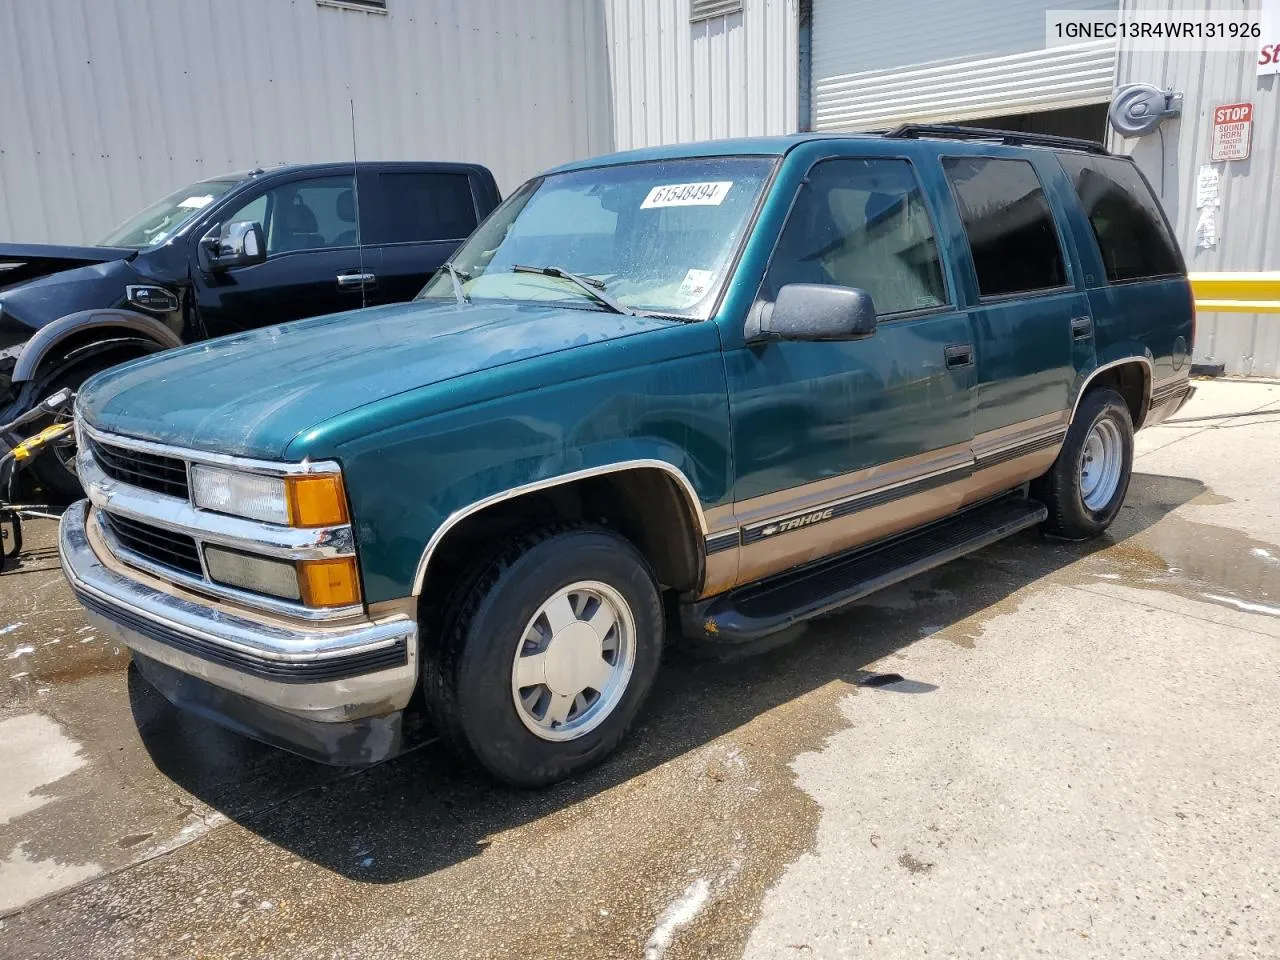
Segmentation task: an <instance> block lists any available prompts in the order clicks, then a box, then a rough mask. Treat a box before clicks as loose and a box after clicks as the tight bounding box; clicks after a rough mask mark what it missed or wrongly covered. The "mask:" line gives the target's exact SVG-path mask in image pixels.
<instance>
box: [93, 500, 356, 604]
mask: <svg viewBox="0 0 1280 960" xmlns="http://www.w3.org/2000/svg"><path fill="white" fill-rule="evenodd" d="M90 521H91V522H92V523H93V525H94V530H95V531H96V533H97V535H98V537H99V538H100V539H101V540H102V542H103V544H104V545H105V546H106V548H107V549H108V550H110V551H111V554H112V555H113V556H115V557H116V558H118V559H119V560H121V561H122V562H124V563H126V564H128V565H129V566H131V567H136V568H137V569H139V570H141V571H142V572H143V573H149V574H151V575H152V576H153V577H157V578H159V579H161V580H166V581H168V582H170V583H173V584H175V585H176V586H180V587H185V588H186V589H188V590H190V591H192V592H193V593H204V594H208V595H210V596H213V597H218V598H220V599H223V600H230V601H232V602H233V603H237V604H242V605H244V606H246V607H251V608H252V607H256V608H257V609H259V610H266V611H269V612H271V613H278V614H281V615H282V616H286V617H293V618H295V619H298V620H305V621H308V622H320V621H325V620H349V619H350V618H352V617H355V616H359V615H360V614H362V613H364V608H363V607H362V606H360V605H359V604H354V605H352V606H348V607H307V606H303V605H302V604H301V603H298V602H296V601H293V600H281V599H280V598H278V597H273V596H271V595H270V594H266V593H254V592H253V591H252V590H241V589H240V588H238V587H230V586H227V585H226V584H223V583H218V582H217V581H215V580H212V579H206V578H207V577H208V571H207V567H206V565H205V559H204V545H203V544H201V543H200V541H199V540H197V541H196V552H197V553H198V554H199V555H200V567H201V569H204V570H205V571H206V573H205V577H206V578H201V577H194V576H192V575H191V574H189V573H187V572H186V571H184V570H178V569H177V568H175V567H169V566H165V565H164V564H162V563H156V562H155V561H153V560H148V559H147V558H146V557H144V556H142V555H141V554H139V553H135V552H134V551H132V550H130V549H129V548H128V547H126V546H124V544H122V543H121V542H120V541H119V539H118V538H117V537H116V536H115V534H113V533H112V532H111V531H110V530H109V529H107V525H106V524H104V523H103V522H102V517H101V514H100V513H99V512H98V509H97V508H96V507H95V508H94V510H93V512H92V513H91V514H90Z"/></svg>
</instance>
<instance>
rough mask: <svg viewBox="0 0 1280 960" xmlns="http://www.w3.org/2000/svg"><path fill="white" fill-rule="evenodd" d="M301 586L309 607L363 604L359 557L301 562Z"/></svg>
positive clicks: (305, 601) (299, 584)
mask: <svg viewBox="0 0 1280 960" xmlns="http://www.w3.org/2000/svg"><path fill="white" fill-rule="evenodd" d="M298 586H299V587H301V588H302V602H303V603H305V604H306V605H307V606H308V607H348V606H351V605H353V604H356V603H359V602H360V578H359V575H358V574H357V573H356V558H355V557H337V558H335V559H333V560H299V561H298Z"/></svg>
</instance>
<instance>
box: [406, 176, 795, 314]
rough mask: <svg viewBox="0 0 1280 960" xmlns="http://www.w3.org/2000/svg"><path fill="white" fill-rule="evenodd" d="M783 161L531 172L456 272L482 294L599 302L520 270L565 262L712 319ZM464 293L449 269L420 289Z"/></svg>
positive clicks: (650, 308)
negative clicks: (542, 174) (545, 173)
mask: <svg viewBox="0 0 1280 960" xmlns="http://www.w3.org/2000/svg"><path fill="white" fill-rule="evenodd" d="M772 169H773V160H772V159H771V158H767V157H725V158H698V159H689V160H663V161H658V162H649V163H631V164H624V165H619V166H610V167H595V168H592V169H590V170H574V171H570V172H568V173H557V174H552V175H551V176H548V177H545V178H543V179H540V180H533V181H530V182H529V183H527V184H525V186H523V187H522V188H520V190H519V191H517V192H516V193H515V194H514V195H512V196H511V197H510V198H509V199H508V200H507V201H506V203H504V204H503V205H502V206H501V207H499V208H498V210H497V211H496V212H495V213H494V214H493V216H491V217H490V218H489V219H488V220H486V221H485V222H484V224H482V225H481V227H480V229H479V230H477V231H476V232H475V233H473V234H472V235H471V238H470V239H469V240H467V242H466V243H464V244H463V245H462V247H461V248H460V249H459V250H458V252H457V253H456V254H455V255H454V257H453V259H452V261H451V262H452V264H453V266H454V268H455V271H456V272H455V274H454V276H455V278H456V279H457V280H458V281H460V283H461V286H462V291H463V293H464V295H465V296H467V297H468V298H470V299H473V300H487V299H495V300H496V299H513V300H552V301H556V302H563V303H573V304H575V305H576V304H582V305H584V306H585V305H590V304H591V303H592V302H593V299H592V297H591V296H590V295H589V294H588V293H587V292H585V291H584V290H583V289H582V287H581V286H580V285H578V284H575V283H571V282H566V281H565V280H564V279H563V278H556V277H554V276H548V275H545V274H539V273H530V272H523V271H522V272H514V271H513V268H514V267H516V266H521V267H554V268H556V269H558V270H560V271H564V272H565V273H573V274H577V275H578V276H580V277H585V278H588V279H589V280H591V281H594V282H596V283H598V284H599V285H600V289H601V290H603V291H606V292H607V293H608V295H609V296H610V297H611V298H612V299H614V300H615V301H617V302H618V303H621V304H623V305H625V306H627V307H630V308H632V309H634V310H636V311H639V312H641V313H660V314H668V315H675V316H681V317H689V318H691V319H698V320H703V319H706V318H707V316H708V315H709V314H710V312H711V308H712V306H713V305H714V303H715V301H716V296H717V294H718V292H719V290H720V287H721V285H722V284H723V282H724V279H725V275H726V273H727V272H728V270H729V268H730V266H731V264H732V261H733V257H734V254H735V252H736V251H737V249H738V247H739V245H740V244H741V243H742V239H743V235H744V234H745V232H746V231H747V229H748V228H749V225H750V223H749V222H750V219H751V213H752V211H753V210H754V209H755V205H756V201H757V199H758V198H759V196H760V191H761V190H762V189H763V188H764V184H765V181H766V180H767V179H768V177H769V174H770V172H771V170H772ZM454 295H455V294H454V286H453V279H451V278H450V276H449V273H448V271H441V272H440V273H439V274H437V275H436V276H435V277H433V278H432V280H431V282H430V283H428V284H427V286H426V287H425V288H424V289H423V291H422V293H421V294H420V295H419V296H421V297H442V298H449V299H452V298H453V297H454ZM597 305H598V303H597Z"/></svg>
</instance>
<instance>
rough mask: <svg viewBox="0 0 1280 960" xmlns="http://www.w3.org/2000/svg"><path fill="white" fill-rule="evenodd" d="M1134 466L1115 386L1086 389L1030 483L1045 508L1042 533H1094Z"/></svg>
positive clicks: (1112, 510) (1128, 423) (1109, 516)
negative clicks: (1052, 455) (1049, 461)
mask: <svg viewBox="0 0 1280 960" xmlns="http://www.w3.org/2000/svg"><path fill="white" fill-rule="evenodd" d="M1132 471H1133V420H1132V419H1131V417H1130V415H1129V406H1128V404H1126V403H1125V401H1124V398H1123V397H1121V396H1120V394H1118V393H1116V392H1115V391H1114V390H1109V389H1097V390H1091V391H1089V392H1088V393H1087V394H1085V396H1084V398H1083V399H1082V400H1081V401H1080V406H1079V407H1078V408H1077V409H1076V415H1075V419H1073V420H1072V422H1071V426H1070V428H1069V429H1068V430H1067V438H1066V441H1065V442H1064V443H1063V445H1062V450H1061V451H1060V452H1059V453H1058V459H1057V460H1055V461H1054V464H1053V466H1052V467H1051V468H1050V469H1049V472H1048V473H1046V474H1045V475H1044V476H1043V477H1040V478H1039V479H1038V480H1036V481H1035V482H1034V483H1033V484H1032V488H1031V494H1032V496H1033V497H1035V498H1036V499H1037V500H1040V501H1041V502H1042V503H1043V504H1044V505H1045V506H1047V507H1048V508H1049V519H1048V520H1046V521H1045V523H1044V524H1043V529H1044V531H1045V532H1046V533H1049V534H1052V535H1054V536H1058V537H1063V538H1065V539H1068V540H1085V539H1088V538H1089V537H1096V536H1097V535H1098V534H1100V533H1102V532H1103V531H1104V530H1106V529H1107V527H1109V526H1111V522H1112V521H1113V520H1115V518H1116V514H1117V513H1119V512H1120V505H1121V504H1122V503H1124V497H1125V494H1126V493H1127V492H1128V490H1129V477H1130V474H1131V473H1132Z"/></svg>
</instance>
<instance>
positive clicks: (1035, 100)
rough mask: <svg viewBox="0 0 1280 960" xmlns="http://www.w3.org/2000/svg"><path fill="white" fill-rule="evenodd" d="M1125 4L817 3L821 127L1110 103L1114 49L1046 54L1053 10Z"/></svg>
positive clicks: (1058, 0)
mask: <svg viewBox="0 0 1280 960" xmlns="http://www.w3.org/2000/svg"><path fill="white" fill-rule="evenodd" d="M1117 2H1118V0H1003V2H1001V3H998V4H993V3H992V2H991V0H899V2H893V3H885V2H880V0H813V96H812V103H813V127H814V129H815V130H865V129H874V128H876V127H884V126H890V125H893V124H897V123H903V122H906V121H916V122H934V123H940V122H945V121H953V120H971V119H975V118H978V117H990V116H1000V115H1007V114H1014V113H1033V112H1036V111H1038V110H1050V109H1057V108H1061V107H1076V106H1082V105H1084V104H1089V103H1102V102H1106V101H1107V100H1109V99H1110V97H1111V90H1112V81H1113V78H1114V72H1115V44H1114V43H1112V42H1110V41H1103V42H1102V43H1085V44H1080V45H1076V46H1070V47H1058V48H1055V49H1053V50H1045V49H1044V46H1045V12H1046V11H1047V10H1051V9H1058V10H1077V9H1078V10H1114V9H1116V6H1117Z"/></svg>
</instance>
